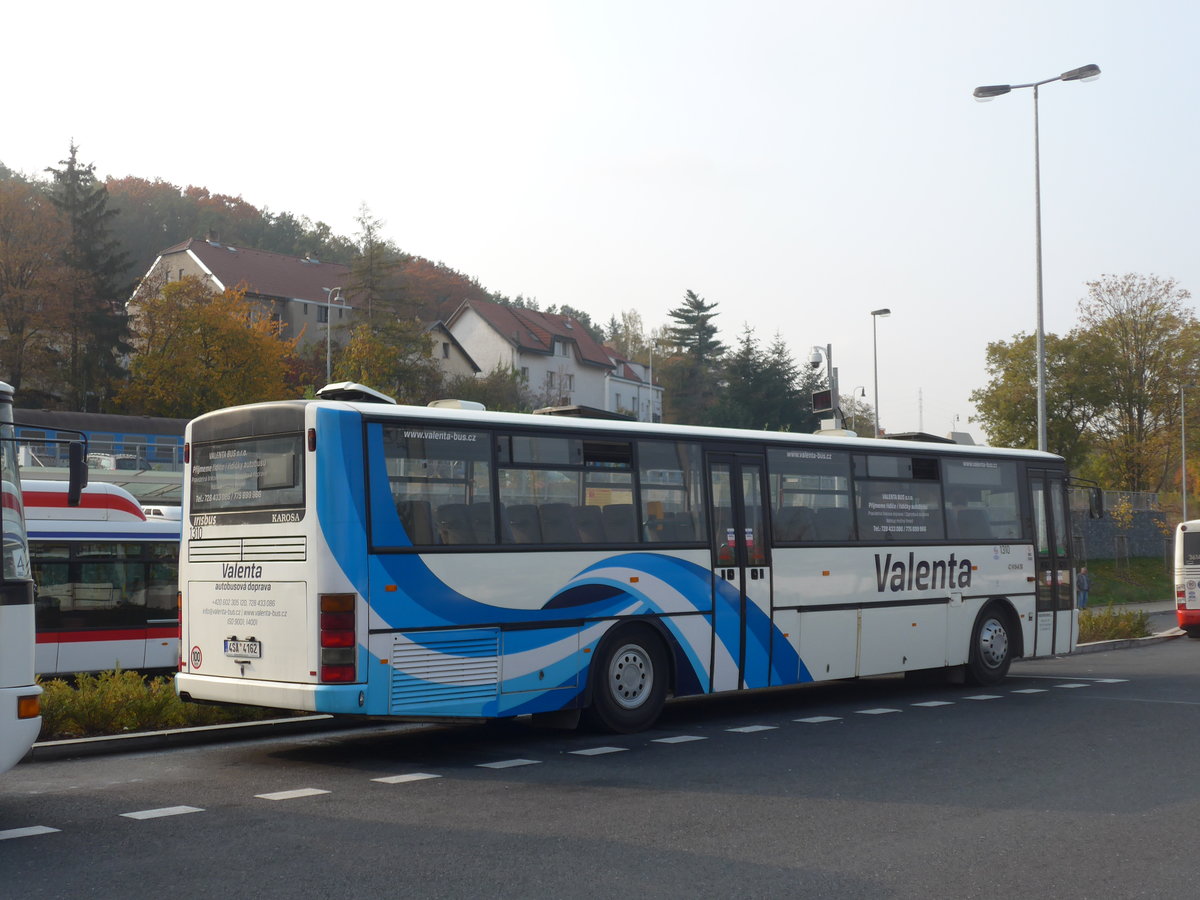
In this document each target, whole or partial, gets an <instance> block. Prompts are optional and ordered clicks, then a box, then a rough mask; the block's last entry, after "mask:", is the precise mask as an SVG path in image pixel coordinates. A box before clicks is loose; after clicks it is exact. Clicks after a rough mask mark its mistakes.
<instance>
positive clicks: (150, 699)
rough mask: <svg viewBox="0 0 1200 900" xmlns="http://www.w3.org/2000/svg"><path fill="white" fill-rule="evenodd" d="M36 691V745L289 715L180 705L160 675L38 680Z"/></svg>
mask: <svg viewBox="0 0 1200 900" xmlns="http://www.w3.org/2000/svg"><path fill="white" fill-rule="evenodd" d="M38 683H39V684H40V685H41V686H42V690H43V693H42V731H41V734H40V735H39V736H38V740H42V741H53V740H61V739H63V738H78V737H96V736H99V735H106V734H128V733H130V732H136V731H161V730H163V729H167V728H186V727H189V726H194V725H221V724H226V723H230V722H254V721H258V720H260V719H272V718H279V717H281V716H287V715H291V713H290V712H285V711H281V710H277V709H262V708H259V707H250V706H201V705H198V704H195V703H184V702H183V701H182V700H180V699H179V697H178V696H176V694H175V685H174V683H173V681H172V679H171V678H170V677H169V676H166V675H160V676H158V677H156V678H147V677H146V676H144V675H141V674H140V673H138V672H128V671H124V670H121V669H116V670H114V671H110V672H101V673H100V674H99V675H89V674H81V675H76V676H75V677H74V678H73V679H72V680H71V682H68V681H65V680H63V679H61V678H54V679H51V680H50V681H42V680H41V679H39V680H38Z"/></svg>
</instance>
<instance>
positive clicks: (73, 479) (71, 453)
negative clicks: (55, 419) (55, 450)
mask: <svg viewBox="0 0 1200 900" xmlns="http://www.w3.org/2000/svg"><path fill="white" fill-rule="evenodd" d="M67 460H68V463H67V464H68V466H69V467H70V468H69V469H68V470H67V471H68V474H69V476H70V480H69V482H68V484H67V506H78V505H79V498H80V497H81V496H82V495H83V489H84V488H85V487H87V483H88V468H87V460H86V459H85V458H84V455H83V444H81V443H80V442H79V441H71V443H70V444H69V445H68V446H67Z"/></svg>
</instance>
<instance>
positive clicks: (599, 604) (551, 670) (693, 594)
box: [372, 553, 811, 715]
mask: <svg viewBox="0 0 1200 900" xmlns="http://www.w3.org/2000/svg"><path fill="white" fill-rule="evenodd" d="M373 564H377V565H379V566H381V567H382V568H383V571H380V572H375V573H372V574H373V575H376V576H380V577H382V578H384V579H385V580H386V581H387V582H388V583H390V584H394V585H395V586H396V589H395V590H393V591H391V592H388V593H386V594H385V595H384V596H383V597H382V598H381V597H380V596H379V594H376V595H375V597H374V598H373V601H372V606H373V609H374V612H375V613H376V614H377V615H378V616H379V617H380V618H381V619H382V620H383V621H384V622H385V623H386V624H387V625H388V626H390V627H394V628H402V629H404V631H405V632H406V637H407V638H408V639H409V640H412V641H414V642H421V641H422V637H423V636H422V635H421V634H420V632H419V629H445V628H447V627H451V628H463V629H470V628H486V627H488V626H498V625H500V624H501V623H511V622H513V621H514V619H515V618H517V617H518V616H519V617H520V619H521V620H523V621H524V622H525V623H529V624H534V623H537V624H542V625H545V626H546V627H547V629H550V628H551V627H552V626H553V624H554V623H555V622H564V623H568V622H578V621H579V620H581V619H582V620H584V621H587V620H594V621H595V622H597V624H596V625H593V626H591V627H589V626H584V627H583V628H582V629H581V631H582V633H581V635H580V637H579V646H580V647H592V648H594V645H595V644H596V643H597V642H598V640H599V638H600V637H601V636H602V635H603V633H604V631H605V630H606V629H607V627H608V625H609V624H610V623H611V621H612V620H613V619H614V618H618V617H622V618H624V617H631V616H647V617H653V618H655V619H656V620H657V621H659V622H660V623H661V624H662V625H663V626H664V628H665V629H666V631H667V633H668V634H669V636H670V639H671V642H672V644H673V648H674V650H675V654H674V655H675V656H676V658H677V659H679V660H680V661H681V663H680V665H679V666H678V670H677V675H676V691H675V692H676V694H677V695H684V694H692V693H706V692H708V691H710V690H711V689H712V678H711V664H710V659H712V657H713V655H714V654H715V655H717V656H719V657H722V658H723V659H724V660H726V664H727V665H729V666H733V667H734V668H735V669H736V666H737V664H738V660H739V656H740V650H741V639H742V634H741V627H740V624H739V622H740V617H741V616H742V598H741V596H740V594H739V592H738V591H737V589H736V588H735V587H734V586H732V585H731V584H729V583H727V582H725V581H721V580H717V581H715V583H714V579H713V575H712V572H711V571H710V570H709V569H707V568H705V567H702V566H697V565H695V564H694V563H690V562H687V561H686V560H681V559H676V558H673V557H669V556H664V555H659V554H647V553H627V554H620V555H617V556H613V557H609V558H606V559H604V560H601V561H599V562H597V563H594V564H593V565H591V566H588V567H587V568H585V569H583V570H582V571H580V572H579V573H578V574H576V575H575V576H574V577H573V578H571V579H570V580H569V581H568V582H567V583H566V584H564V585H563V586H562V587H561V588H560V589H559V590H558V591H556V592H555V593H554V594H553V595H552V596H550V597H548V598H547V599H546V600H545V602H544V603H542V604H541V606H540V608H537V609H531V610H527V611H524V612H515V611H514V610H512V609H510V608H501V607H496V606H493V605H490V604H487V603H484V602H481V601H478V600H475V599H472V598H470V597H467V596H465V595H463V594H462V593H460V592H458V591H455V590H454V589H452V588H450V587H449V586H448V585H446V584H445V583H444V582H443V581H442V580H441V579H439V578H438V577H437V576H435V575H434V574H433V573H432V572H430V570H429V569H428V567H427V566H426V565H425V563H424V562H423V561H422V560H421V559H420V558H419V557H415V556H392V557H376V558H375V560H374V562H373ZM372 582H373V583H376V584H378V583H379V582H377V581H375V580H374V578H372ZM714 603H715V604H716V607H715V608H714V606H713V604H714ZM746 606H747V608H746V611H745V616H746V635H745V637H746V648H745V662H746V667H745V671H746V676H745V680H744V684H745V686H746V687H766V686H768V685H780V684H794V683H796V682H797V681H798V680H799V681H807V680H811V677H810V676H809V675H808V672H807V671H806V670H805V669H804V667H803V666H802V664H801V662H800V659H799V657H798V655H797V654H796V651H795V649H794V648H793V647H792V645H791V644H790V643H789V642H788V640H787V638H786V637H784V636H783V635H782V634H781V633H780V632H779V631H778V630H777V629H775V628H774V627H773V626H772V624H771V621H770V619H769V617H768V616H767V615H766V614H765V613H764V612H763V611H762V610H760V609H758V608H757V607H756V606H754V605H753V604H746ZM714 618H715V621H716V623H717V625H716V629H715V638H716V646H715V647H714V646H713V645H712V640H713V635H714V629H713V622H714ZM600 623H603V624H600ZM376 627H377V626H376ZM414 632H415V633H414ZM443 634H444V632H438V631H435V632H430V633H429V637H428V642H429V645H430V649H431V651H434V652H436V649H435V648H436V644H437V643H438V640H439V637H440V635H443ZM516 634H520V635H523V638H522V639H523V640H524V641H526V642H529V643H532V644H537V642H546V643H549V642H552V641H553V639H554V637H555V636H557V635H558V634H559V633H558V632H555V631H552V630H551V631H550V637H547V636H546V635H545V634H544V633H543V631H542V630H540V629H535V630H530V631H527V632H512V631H506V632H505V636H506V637H505V649H504V659H505V672H506V675H505V678H504V684H505V686H506V687H505V689H506V690H507V689H509V688H508V687H507V686H508V683H509V681H510V679H509V678H508V676H507V671H508V667H509V666H508V661H509V659H510V654H511V652H512V650H513V648H514V640H519V639H514V637H513V635H516ZM531 649H545V648H539V647H532V648H531ZM476 652H477V653H478V654H479V655H486V654H487V653H489V652H494V651H490V650H484V649H479V650H477V651H476ZM456 655H458V656H462V657H464V658H466V657H469V656H470V655H471V651H469V650H468V651H464V650H462V649H461V648H459V649H458V650H457V651H456ZM587 660H588V657H587V656H586V655H582V656H581V655H579V654H578V653H570V654H567V653H564V655H563V656H562V657H561V658H560V659H558V660H557V661H555V662H554V663H551V664H547V665H546V666H545V667H544V669H543V670H542V671H540V672H539V677H542V678H544V679H545V680H544V682H543V683H542V684H541V685H539V688H538V690H537V691H536V693H537V694H538V695H539V697H543V698H544V696H545V695H546V694H555V695H556V696H557V698H558V700H557V702H556V704H555V708H561V707H562V706H563V705H568V704H565V703H564V701H565V700H566V699H567V698H566V697H564V695H563V693H562V692H563V691H564V690H570V693H571V696H572V697H574V696H577V695H578V694H579V693H580V692H581V691H582V689H583V682H584V672H585V670H586V664H587ZM685 662H686V664H684V663H685ZM401 677H402V678H403V679H404V680H405V682H406V688H414V685H412V684H411V683H410V682H411V681H412V680H413V678H412V676H411V675H408V674H405V675H402V676H401ZM430 686H431V687H433V686H434V684H433V683H432V682H431V683H430ZM502 697H503V695H502ZM492 699H495V696H494V695H492ZM509 699H510V702H514V703H516V702H518V701H520V702H522V703H524V704H525V705H527V706H530V707H531V709H532V708H535V707H536V708H538V709H541V708H545V700H544V699H542V700H539V699H538V698H537V697H529V696H528V695H524V697H510V698H509ZM485 705H486V704H485ZM514 708H516V707H506V708H505V709H504V712H505V714H512V710H513V709H514ZM479 714H483V715H488V714H492V713H489V712H481V713H479Z"/></svg>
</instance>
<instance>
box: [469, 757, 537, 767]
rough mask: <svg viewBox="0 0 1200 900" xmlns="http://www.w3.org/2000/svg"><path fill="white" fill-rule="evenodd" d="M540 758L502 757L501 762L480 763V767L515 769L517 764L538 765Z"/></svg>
mask: <svg viewBox="0 0 1200 900" xmlns="http://www.w3.org/2000/svg"><path fill="white" fill-rule="evenodd" d="M540 762H541V760H540V759H502V760H500V762H493V763H479V765H478V766H477V767H476V768H479V769H515V768H516V767H517V766H536V765H538V764H539V763H540Z"/></svg>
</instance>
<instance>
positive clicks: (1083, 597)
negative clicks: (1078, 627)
mask: <svg viewBox="0 0 1200 900" xmlns="http://www.w3.org/2000/svg"><path fill="white" fill-rule="evenodd" d="M1091 586H1092V579H1090V578H1089V577H1088V573H1087V566H1084V567H1083V568H1082V569H1080V570H1079V574H1078V575H1076V576H1075V594H1076V596H1077V598H1078V600H1079V608H1080V609H1087V603H1088V589H1089V588H1091Z"/></svg>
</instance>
